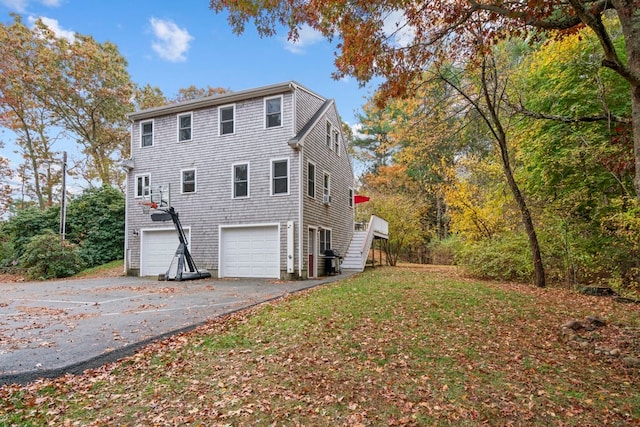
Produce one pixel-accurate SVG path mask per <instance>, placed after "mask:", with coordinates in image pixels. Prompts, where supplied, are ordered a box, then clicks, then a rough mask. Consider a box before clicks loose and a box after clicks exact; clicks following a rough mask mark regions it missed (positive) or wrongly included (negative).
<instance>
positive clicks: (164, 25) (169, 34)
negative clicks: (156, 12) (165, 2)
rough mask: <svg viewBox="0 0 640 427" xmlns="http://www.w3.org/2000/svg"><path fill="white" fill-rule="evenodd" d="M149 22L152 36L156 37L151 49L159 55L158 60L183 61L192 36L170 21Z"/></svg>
mask: <svg viewBox="0 0 640 427" xmlns="http://www.w3.org/2000/svg"><path fill="white" fill-rule="evenodd" d="M149 22H150V23H151V28H152V29H153V35H154V36H155V37H156V39H155V40H154V41H153V43H151V47H152V48H153V50H154V51H155V52H156V53H157V54H158V55H160V58H162V59H166V60H167V61H170V62H183V61H185V60H186V59H187V57H186V53H187V51H188V50H189V43H190V42H191V40H193V36H192V35H191V34H189V32H188V31H187V30H186V29H183V28H180V27H178V26H177V25H176V24H175V23H174V22H172V21H168V20H163V19H157V18H151V20H150V21H149Z"/></svg>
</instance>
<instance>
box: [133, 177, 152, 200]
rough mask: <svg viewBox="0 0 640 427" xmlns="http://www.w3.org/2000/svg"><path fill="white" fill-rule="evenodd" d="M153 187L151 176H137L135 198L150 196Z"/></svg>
mask: <svg viewBox="0 0 640 427" xmlns="http://www.w3.org/2000/svg"><path fill="white" fill-rule="evenodd" d="M150 187H151V177H150V175H149V174H141V175H136V176H135V196H134V197H144V196H148V195H149V192H150Z"/></svg>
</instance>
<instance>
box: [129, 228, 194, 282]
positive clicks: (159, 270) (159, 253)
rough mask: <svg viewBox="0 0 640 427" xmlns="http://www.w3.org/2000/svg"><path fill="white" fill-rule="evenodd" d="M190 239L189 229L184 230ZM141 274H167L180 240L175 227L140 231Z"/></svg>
mask: <svg viewBox="0 0 640 427" xmlns="http://www.w3.org/2000/svg"><path fill="white" fill-rule="evenodd" d="M184 232H185V235H186V236H187V241H188V240H189V230H184ZM140 236H141V237H140V238H141V249H140V275H141V276H157V275H158V274H165V273H166V272H167V269H168V268H169V265H171V261H172V260H173V256H174V255H175V253H176V249H178V245H179V244H180V241H179V240H178V234H177V233H176V231H175V230H174V229H167V230H143V231H142V232H141V233H140Z"/></svg>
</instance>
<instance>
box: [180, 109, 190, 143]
mask: <svg viewBox="0 0 640 427" xmlns="http://www.w3.org/2000/svg"><path fill="white" fill-rule="evenodd" d="M192 122H193V113H185V114H178V142H186V141H191V137H192V136H193V135H192V133H193V132H192Z"/></svg>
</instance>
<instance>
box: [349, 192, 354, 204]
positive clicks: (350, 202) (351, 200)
mask: <svg viewBox="0 0 640 427" xmlns="http://www.w3.org/2000/svg"><path fill="white" fill-rule="evenodd" d="M349 207H350V208H352V207H353V188H350V189H349Z"/></svg>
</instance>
